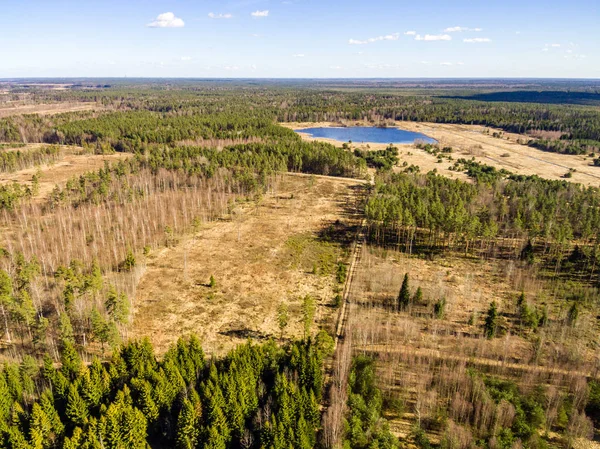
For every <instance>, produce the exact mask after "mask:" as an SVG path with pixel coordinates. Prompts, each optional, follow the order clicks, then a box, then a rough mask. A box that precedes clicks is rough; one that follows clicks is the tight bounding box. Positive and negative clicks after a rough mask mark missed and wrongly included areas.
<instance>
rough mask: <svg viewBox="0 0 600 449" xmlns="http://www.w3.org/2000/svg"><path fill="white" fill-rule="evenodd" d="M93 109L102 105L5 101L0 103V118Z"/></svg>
mask: <svg viewBox="0 0 600 449" xmlns="http://www.w3.org/2000/svg"><path fill="white" fill-rule="evenodd" d="M93 109H102V107H101V106H100V105H98V104H96V103H77V102H73V103H52V104H23V103H21V104H12V103H5V104H3V105H0V118H2V117H8V116H10V115H24V114H40V115H52V114H60V113H62V112H77V111H91V110H93Z"/></svg>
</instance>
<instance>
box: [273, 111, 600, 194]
mask: <svg viewBox="0 0 600 449" xmlns="http://www.w3.org/2000/svg"><path fill="white" fill-rule="evenodd" d="M352 124H355V123H354V122H352ZM357 124H361V125H365V126H369V124H368V123H360V122H359V123H357ZM334 125H335V124H334V123H331V122H322V123H282V126H286V127H289V128H292V129H302V128H309V127H317V126H334ZM338 125H339V124H338ZM394 125H395V126H398V127H399V128H402V129H406V130H408V131H414V132H420V133H423V134H426V135H427V136H429V137H432V138H434V139H436V140H437V141H438V142H439V145H440V146H441V147H447V146H449V147H452V148H453V149H454V152H453V153H452V157H453V158H454V159H459V158H466V159H471V158H472V157H474V158H475V160H476V161H478V162H481V163H484V164H487V165H491V166H493V167H496V168H498V169H501V168H504V169H506V170H508V171H511V172H513V173H517V174H522V175H538V176H540V177H542V178H546V179H563V175H565V173H567V172H568V171H569V169H574V170H575V171H574V172H573V173H572V177H571V178H569V181H572V182H578V183H581V184H583V185H587V186H600V169H599V168H598V167H594V166H593V165H592V158H590V157H587V156H582V155H581V156H580V155H577V156H576V155H567V154H558V153H550V152H546V151H541V150H537V149H535V148H532V147H529V146H527V145H523V144H521V143H519V141H524V140H526V138H525V137H523V136H520V135H518V134H511V133H505V132H502V137H493V133H494V132H501V131H498V130H495V129H491V128H486V127H484V126H479V125H456V124H439V123H417V122H395V123H394ZM300 135H301V136H302V138H303V139H305V140H319V141H324V142H329V143H333V144H334V145H339V144H340V142H338V141H335V140H332V139H321V138H313V137H310V136H308V135H306V134H302V133H301V134H300ZM367 145H368V148H371V149H374V150H379V149H384V148H385V147H386V146H387V144H377V143H366V142H365V143H360V144H358V143H356V142H353V144H352V147H353V148H360V149H365V148H367ZM397 146H398V148H399V150H400V161H401V163H402V162H404V161H406V162H407V163H408V165H411V164H414V165H417V166H419V167H420V168H421V172H424V173H426V172H428V171H430V170H433V169H437V172H438V173H439V174H442V175H444V176H448V177H451V178H459V179H463V180H464V179H466V175H464V174H463V173H457V172H454V171H451V170H448V167H449V166H451V165H452V162H449V161H447V160H444V161H443V162H441V163H438V162H437V157H436V156H434V155H431V154H428V153H426V152H425V151H423V150H419V149H418V148H416V147H415V146H414V145H397Z"/></svg>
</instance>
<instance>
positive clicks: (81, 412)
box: [65, 384, 89, 426]
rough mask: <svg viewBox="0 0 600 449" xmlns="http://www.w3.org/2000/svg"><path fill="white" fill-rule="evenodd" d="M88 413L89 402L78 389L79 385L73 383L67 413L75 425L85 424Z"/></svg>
mask: <svg viewBox="0 0 600 449" xmlns="http://www.w3.org/2000/svg"><path fill="white" fill-rule="evenodd" d="M88 413H89V412H88V407H87V404H86V403H85V401H84V400H83V398H82V397H81V395H80V394H79V391H77V387H76V386H75V385H73V384H71V386H70V387H69V393H68V396H67V408H66V410H65V415H66V416H67V418H69V420H70V421H71V422H72V423H73V424H74V425H75V426H84V425H85V424H86V423H87V419H88Z"/></svg>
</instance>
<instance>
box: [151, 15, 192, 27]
mask: <svg viewBox="0 0 600 449" xmlns="http://www.w3.org/2000/svg"><path fill="white" fill-rule="evenodd" d="M146 26H148V27H150V28H183V27H184V26H185V23H184V22H183V20H181V19H180V18H179V17H175V14H173V13H172V12H165V13H162V14H159V15H158V16H157V17H156V20H155V21H154V22H150V23H149V24H148V25H146Z"/></svg>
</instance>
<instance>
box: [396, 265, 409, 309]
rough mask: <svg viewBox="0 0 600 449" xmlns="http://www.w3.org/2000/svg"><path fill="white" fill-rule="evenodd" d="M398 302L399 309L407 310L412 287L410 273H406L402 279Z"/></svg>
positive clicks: (397, 307)
mask: <svg viewBox="0 0 600 449" xmlns="http://www.w3.org/2000/svg"><path fill="white" fill-rule="evenodd" d="M396 302H397V304H396V309H397V310H406V308H407V307H408V305H409V304H410V288H409V286H408V273H405V274H404V279H403V280H402V287H400V293H398V299H397V301H396Z"/></svg>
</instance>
